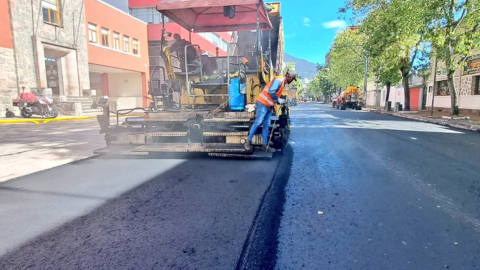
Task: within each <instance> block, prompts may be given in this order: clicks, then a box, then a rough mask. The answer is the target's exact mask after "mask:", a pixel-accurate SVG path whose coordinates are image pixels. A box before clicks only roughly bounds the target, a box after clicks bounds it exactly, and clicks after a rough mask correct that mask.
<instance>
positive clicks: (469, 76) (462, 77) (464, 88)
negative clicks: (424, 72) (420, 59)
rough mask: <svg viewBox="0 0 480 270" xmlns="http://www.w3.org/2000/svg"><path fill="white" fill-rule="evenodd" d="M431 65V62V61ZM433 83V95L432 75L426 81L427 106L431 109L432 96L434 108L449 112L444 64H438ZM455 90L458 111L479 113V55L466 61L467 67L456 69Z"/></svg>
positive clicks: (449, 104)
mask: <svg viewBox="0 0 480 270" xmlns="http://www.w3.org/2000/svg"><path fill="white" fill-rule="evenodd" d="M432 63H433V60H432ZM436 72H437V76H436V81H435V85H436V87H435V93H433V86H434V81H433V77H434V76H433V74H434V70H433V67H432V72H431V74H432V75H431V76H430V79H429V81H428V94H427V106H428V107H431V100H432V95H434V105H433V107H434V108H439V109H443V110H446V111H448V110H450V108H451V97H450V92H449V89H448V85H447V71H446V69H445V64H444V63H440V62H439V63H438V67H437V71H436ZM454 84H455V89H456V90H457V92H458V103H459V109H460V111H466V112H468V111H475V112H479V111H480V53H474V54H473V55H472V56H470V57H469V58H468V60H467V65H466V66H465V67H463V68H459V69H457V71H456V72H455V74H454Z"/></svg>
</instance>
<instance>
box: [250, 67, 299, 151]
mask: <svg viewBox="0 0 480 270" xmlns="http://www.w3.org/2000/svg"><path fill="white" fill-rule="evenodd" d="M296 80H297V73H296V72H295V71H294V70H289V71H287V73H286V74H285V76H276V77H275V78H274V79H273V80H272V81H270V82H269V83H268V84H267V86H265V88H264V89H263V90H262V92H261V93H260V95H258V98H257V104H256V107H257V108H256V117H255V122H254V123H253V125H252V127H251V128H250V132H249V133H248V139H247V141H246V142H245V144H244V147H245V150H247V151H251V150H252V139H253V135H255V133H256V132H257V129H258V127H259V126H260V125H262V124H263V129H262V150H263V151H268V152H270V153H273V152H275V151H276V150H275V149H273V148H269V147H268V143H269V141H268V128H269V127H270V118H271V116H272V111H274V109H275V104H284V103H285V99H283V98H281V96H282V92H283V88H284V87H285V84H290V83H291V82H293V81H296Z"/></svg>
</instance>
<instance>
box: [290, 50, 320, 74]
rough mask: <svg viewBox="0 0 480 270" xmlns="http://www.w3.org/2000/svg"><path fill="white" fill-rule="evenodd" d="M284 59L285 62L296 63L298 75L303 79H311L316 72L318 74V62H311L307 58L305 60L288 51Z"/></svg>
mask: <svg viewBox="0 0 480 270" xmlns="http://www.w3.org/2000/svg"><path fill="white" fill-rule="evenodd" d="M283 61H284V62H285V63H288V62H292V63H295V70H296V71H297V73H298V75H300V77H302V81H303V79H305V78H307V79H309V80H311V79H312V78H313V76H314V75H315V74H317V64H316V63H312V62H309V61H307V60H303V59H300V58H297V57H295V56H292V55H290V54H288V53H285V54H284V55H283Z"/></svg>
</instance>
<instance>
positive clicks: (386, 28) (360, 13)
mask: <svg viewBox="0 0 480 270" xmlns="http://www.w3.org/2000/svg"><path fill="white" fill-rule="evenodd" d="M425 1H428V0H425ZM347 7H348V8H350V9H351V10H353V12H354V14H355V18H356V19H357V22H358V23H359V24H360V31H361V33H363V35H364V36H365V42H364V43H363V45H364V49H365V50H366V51H367V53H368V56H369V57H370V58H373V59H375V58H379V59H381V60H379V63H391V66H392V67H396V68H397V69H398V70H399V71H400V73H401V76H402V84H403V87H404V97H405V104H404V107H405V110H410V89H409V84H408V78H409V76H410V74H411V71H412V67H413V64H414V62H415V59H416V57H417V53H418V51H419V49H420V45H421V43H422V42H423V41H424V35H425V32H426V27H425V24H424V20H425V17H424V15H425V14H424V11H425V8H424V2H422V1H419V0H350V1H347ZM383 70H384V71H385V72H386V73H387V74H386V75H388V76H387V77H389V74H391V73H392V70H391V68H390V67H388V66H387V67H386V68H384V69H383ZM384 71H380V73H383V72H384Z"/></svg>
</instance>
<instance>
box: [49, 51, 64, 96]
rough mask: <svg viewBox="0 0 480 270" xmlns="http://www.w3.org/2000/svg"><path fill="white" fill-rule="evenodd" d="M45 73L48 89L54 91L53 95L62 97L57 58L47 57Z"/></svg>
mask: <svg viewBox="0 0 480 270" xmlns="http://www.w3.org/2000/svg"><path fill="white" fill-rule="evenodd" d="M45 73H46V75H47V87H48V88H51V89H52V95H54V96H59V95H60V80H59V75H58V73H59V72H58V63H57V58H55V57H54V56H48V55H45Z"/></svg>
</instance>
